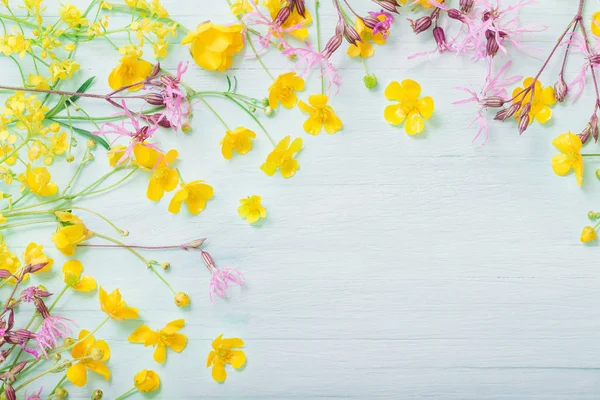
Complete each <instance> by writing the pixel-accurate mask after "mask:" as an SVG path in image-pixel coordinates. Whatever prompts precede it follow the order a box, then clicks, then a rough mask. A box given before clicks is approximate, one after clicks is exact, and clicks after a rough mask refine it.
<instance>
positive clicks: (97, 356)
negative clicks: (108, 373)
mask: <svg viewBox="0 0 600 400" xmlns="http://www.w3.org/2000/svg"><path fill="white" fill-rule="evenodd" d="M90 355H91V356H92V360H94V361H100V360H102V359H103V358H104V350H102V349H99V348H94V349H92V352H91V353H90Z"/></svg>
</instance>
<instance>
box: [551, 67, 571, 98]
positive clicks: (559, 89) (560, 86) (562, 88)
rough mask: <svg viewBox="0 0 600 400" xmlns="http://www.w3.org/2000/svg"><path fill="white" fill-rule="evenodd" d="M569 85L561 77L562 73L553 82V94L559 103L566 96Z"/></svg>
mask: <svg viewBox="0 0 600 400" xmlns="http://www.w3.org/2000/svg"><path fill="white" fill-rule="evenodd" d="M568 93H569V87H568V86H567V82H565V79H564V78H563V76H562V74H561V75H560V76H559V77H558V81H556V83H555V84H554V96H555V97H556V100H558V102H559V103H562V102H563V101H565V99H566V98H567V94H568Z"/></svg>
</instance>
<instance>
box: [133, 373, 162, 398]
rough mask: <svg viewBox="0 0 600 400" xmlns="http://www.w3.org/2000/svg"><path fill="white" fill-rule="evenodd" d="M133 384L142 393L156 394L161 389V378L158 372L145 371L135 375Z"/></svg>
mask: <svg viewBox="0 0 600 400" xmlns="http://www.w3.org/2000/svg"><path fill="white" fill-rule="evenodd" d="M133 384H134V386H135V387H136V389H137V390H139V391H140V392H142V393H148V392H154V391H155V390H157V389H158V388H159V387H160V377H159V376H158V374H157V373H156V372H154V371H151V370H148V369H145V370H143V371H140V372H138V373H137V374H135V378H133Z"/></svg>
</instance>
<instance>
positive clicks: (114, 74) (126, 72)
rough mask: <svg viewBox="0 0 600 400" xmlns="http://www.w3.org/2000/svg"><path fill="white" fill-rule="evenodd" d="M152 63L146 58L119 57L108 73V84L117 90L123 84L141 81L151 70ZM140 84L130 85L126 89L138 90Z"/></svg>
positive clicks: (140, 86)
mask: <svg viewBox="0 0 600 400" xmlns="http://www.w3.org/2000/svg"><path fill="white" fill-rule="evenodd" d="M152 68H153V66H152V64H151V63H149V62H148V61H146V60H142V59H140V58H138V57H137V56H130V55H126V56H125V57H123V58H121V61H120V62H119V65H117V66H116V67H115V69H113V70H112V71H111V73H110V74H109V75H108V85H109V86H110V87H111V89H113V90H117V89H119V88H122V87H124V86H129V85H132V84H134V83H137V82H141V81H143V80H144V79H146V78H147V77H148V75H150V73H151V72H152ZM142 87H143V85H142V84H140V85H137V86H132V87H130V88H129V89H128V90H129V91H135V90H140V89H141V88H142Z"/></svg>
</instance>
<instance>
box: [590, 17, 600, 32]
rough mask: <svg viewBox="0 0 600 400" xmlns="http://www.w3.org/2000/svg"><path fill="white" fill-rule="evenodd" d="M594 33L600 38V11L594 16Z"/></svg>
mask: <svg viewBox="0 0 600 400" xmlns="http://www.w3.org/2000/svg"><path fill="white" fill-rule="evenodd" d="M592 33H593V34H594V35H596V36H600V11H597V12H595V13H594V14H593V15H592Z"/></svg>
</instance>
